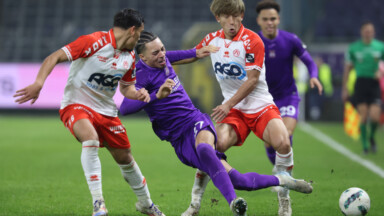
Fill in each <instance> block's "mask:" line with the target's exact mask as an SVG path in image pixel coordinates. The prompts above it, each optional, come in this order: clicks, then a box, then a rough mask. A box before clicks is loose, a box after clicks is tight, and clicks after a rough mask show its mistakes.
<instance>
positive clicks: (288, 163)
mask: <svg viewBox="0 0 384 216" xmlns="http://www.w3.org/2000/svg"><path fill="white" fill-rule="evenodd" d="M263 140H264V141H265V142H267V143H269V144H270V145H271V146H272V147H273V148H274V149H275V150H276V161H275V168H276V172H277V173H278V174H279V173H281V172H289V173H291V170H292V168H293V151H292V148H291V145H290V144H291V142H290V140H289V134H288V131H287V129H286V127H285V125H284V123H283V121H282V120H281V119H279V118H273V119H271V120H269V121H268V123H267V125H266V127H265V130H264V132H263ZM278 198H279V215H284V216H285V215H287V216H289V215H291V214H292V209H291V205H290V197H289V190H288V189H286V188H283V189H281V190H278Z"/></svg>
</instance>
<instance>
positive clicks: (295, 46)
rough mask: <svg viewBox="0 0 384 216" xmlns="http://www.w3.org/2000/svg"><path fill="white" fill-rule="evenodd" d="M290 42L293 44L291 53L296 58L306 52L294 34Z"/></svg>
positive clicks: (304, 46)
mask: <svg viewBox="0 0 384 216" xmlns="http://www.w3.org/2000/svg"><path fill="white" fill-rule="evenodd" d="M291 41H292V44H293V53H294V54H295V55H296V56H297V57H300V56H302V55H303V53H304V52H305V51H306V50H307V46H306V45H305V44H304V43H303V42H302V41H301V40H300V38H299V37H297V36H296V35H295V34H292V38H291Z"/></svg>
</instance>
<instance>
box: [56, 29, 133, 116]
mask: <svg viewBox="0 0 384 216" xmlns="http://www.w3.org/2000/svg"><path fill="white" fill-rule="evenodd" d="M62 50H64V52H65V53H66V55H67V57H68V60H70V61H72V64H71V67H70V71H69V76H68V81H67V84H66V86H65V90H64V96H63V99H62V101H61V109H63V108H65V107H66V106H68V105H70V104H83V105H85V106H87V107H90V108H92V109H93V110H95V111H96V112H98V113H100V114H103V115H107V116H112V117H115V116H117V107H116V104H115V102H114V101H113V96H114V94H115V92H116V88H117V87H118V83H119V81H120V83H121V84H123V85H131V84H135V82H136V75H135V53H134V51H131V52H129V51H121V50H118V49H116V40H115V37H114V34H113V30H112V29H111V30H109V31H108V32H104V31H100V32H95V33H92V34H89V35H84V36H81V37H79V38H78V39H76V40H75V41H73V42H72V43H70V44H68V45H66V46H64V47H63V48H62Z"/></svg>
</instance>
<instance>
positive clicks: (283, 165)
mask: <svg viewBox="0 0 384 216" xmlns="http://www.w3.org/2000/svg"><path fill="white" fill-rule="evenodd" d="M275 166H276V169H277V172H281V171H285V172H288V173H289V174H290V175H291V174H292V168H293V149H292V148H291V151H290V152H288V153H287V154H280V153H278V152H276V161H275ZM278 196H279V197H285V198H289V190H288V189H285V188H283V189H282V190H279V191H278Z"/></svg>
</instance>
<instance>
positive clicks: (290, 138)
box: [289, 135, 293, 147]
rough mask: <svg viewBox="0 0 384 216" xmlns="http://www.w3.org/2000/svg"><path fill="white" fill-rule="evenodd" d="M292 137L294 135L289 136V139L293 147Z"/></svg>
mask: <svg viewBox="0 0 384 216" xmlns="http://www.w3.org/2000/svg"><path fill="white" fill-rule="evenodd" d="M292 137H293V135H292V136H289V140H290V141H291V147H292V145H293V142H292V140H293V139H292Z"/></svg>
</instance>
